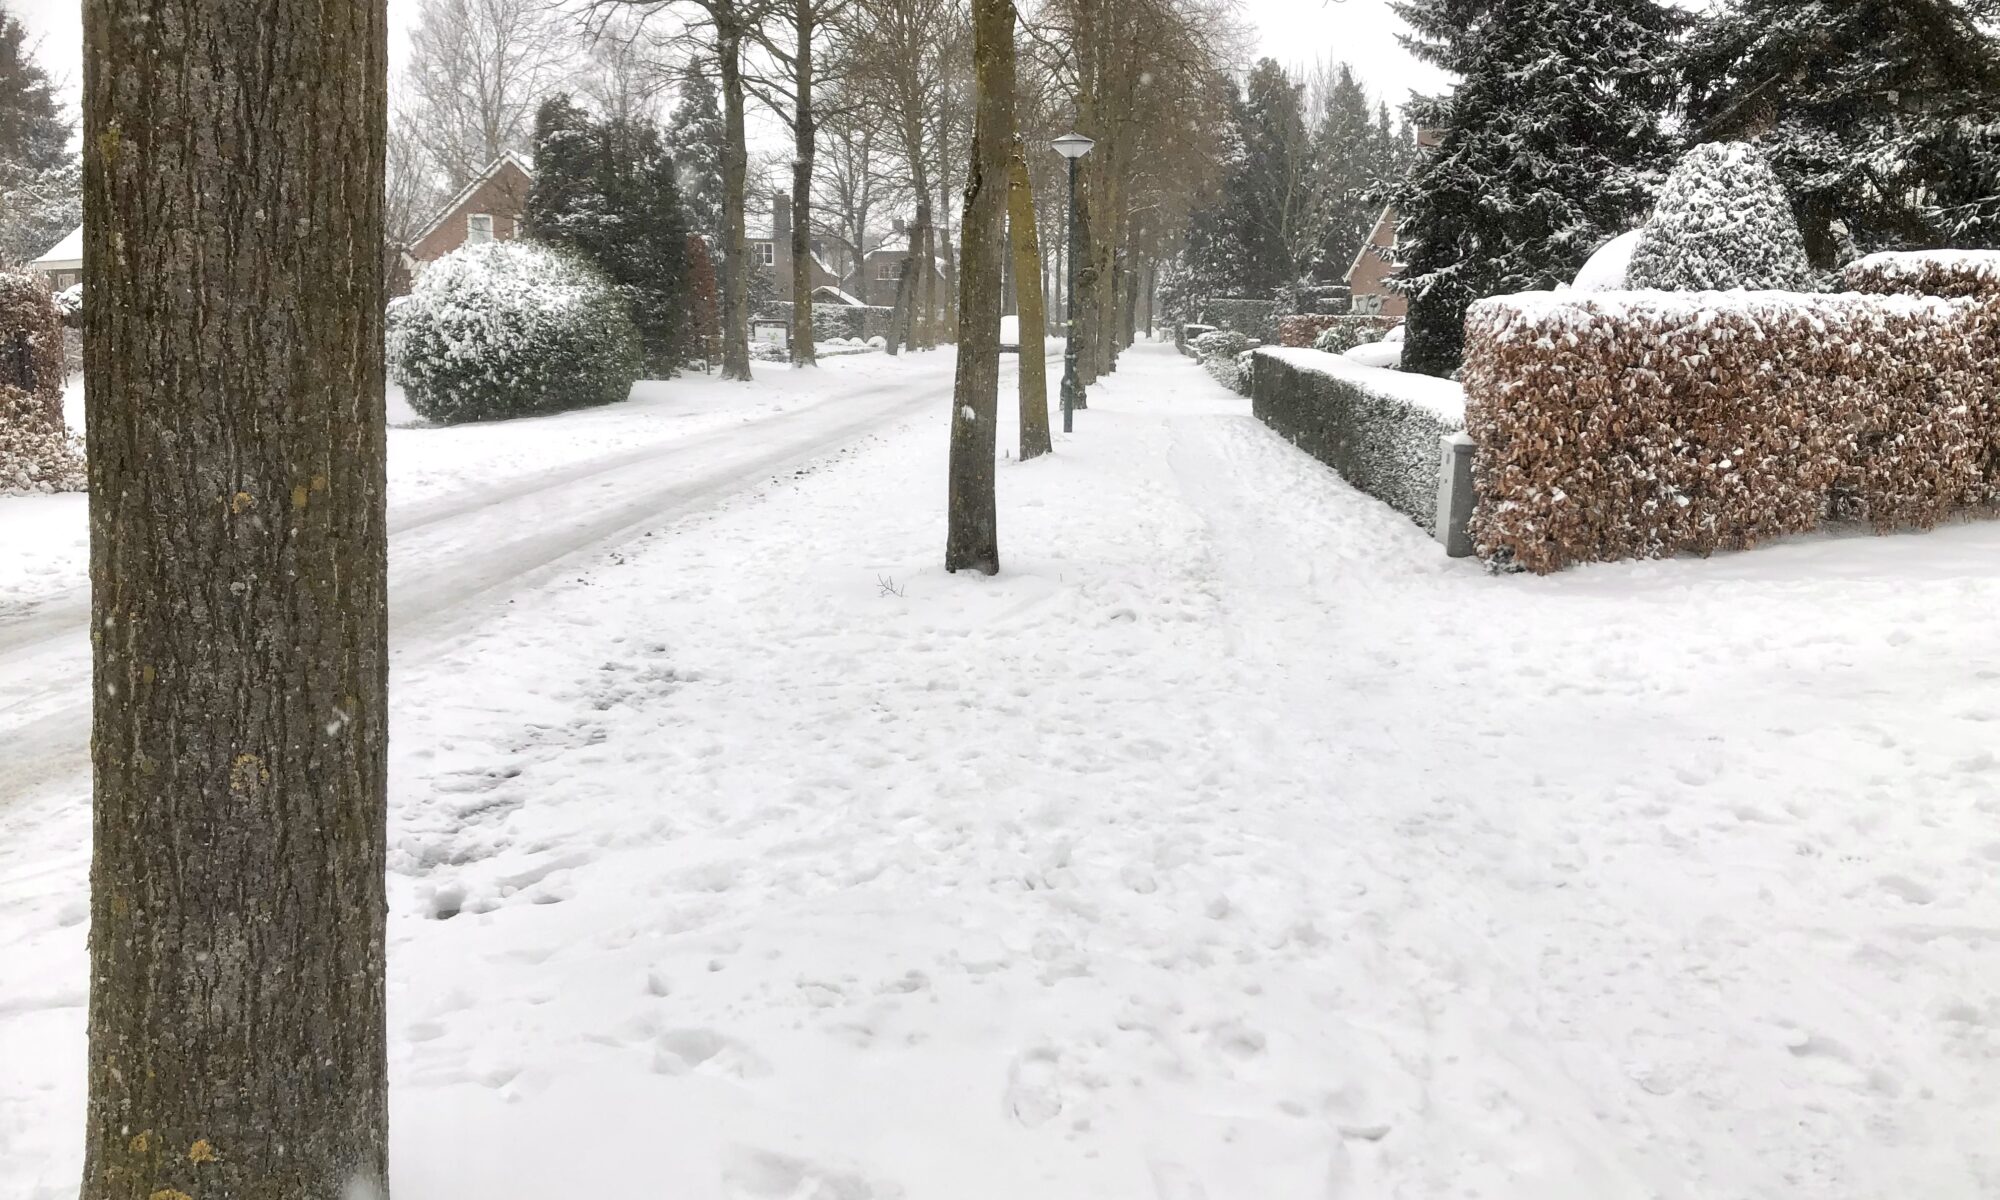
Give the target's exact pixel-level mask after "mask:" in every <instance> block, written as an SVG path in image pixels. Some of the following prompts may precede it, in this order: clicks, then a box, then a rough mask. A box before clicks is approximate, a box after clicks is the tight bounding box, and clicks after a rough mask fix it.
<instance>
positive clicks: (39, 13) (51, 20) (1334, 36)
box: [5, 0, 1442, 106]
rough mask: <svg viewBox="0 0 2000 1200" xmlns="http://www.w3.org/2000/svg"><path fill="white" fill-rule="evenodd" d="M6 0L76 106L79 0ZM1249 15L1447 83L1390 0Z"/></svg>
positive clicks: (1407, 82) (1298, 38)
mask: <svg viewBox="0 0 2000 1200" xmlns="http://www.w3.org/2000/svg"><path fill="white" fill-rule="evenodd" d="M5 3H6V4H7V6H8V7H9V8H11V9H12V10H13V11H14V12H15V14H16V15H17V16H19V17H20V18H21V20H22V22H23V23H24V24H25V25H27V27H28V32H29V36H30V38H39V39H41V43H42V48H41V59H42V63H43V65H44V66H46V67H48V68H49V70H50V71H51V72H52V73H53V74H55V75H57V76H59V77H62V78H63V79H64V80H65V81H66V83H67V84H68V89H67V91H68V94H69V96H70V99H71V104H72V106H74V104H75V98H76V94H77V91H78V89H80V88H81V86H82V83H83V65H82V60H83V18H82V5H81V3H80V0H5ZM416 7H417V0H389V27H390V39H389V43H390V44H389V58H390V66H391V69H400V68H401V67H402V63H403V51H404V47H405V44H406V42H407V40H408V27H409V24H410V22H411V21H412V20H413V19H414V15H415V10H416ZM1244 14H1245V16H1247V17H1248V18H1249V19H1250V20H1251V21H1252V22H1253V23H1254V24H1255V25H1256V27H1257V36H1258V53H1259V54H1262V55H1268V56H1270V57H1272V58H1275V59H1277V60H1278V61H1279V62H1281V63H1284V64H1285V65H1287V66H1309V65H1311V64H1312V63H1314V62H1317V61H1318V60H1320V59H1322V58H1334V59H1340V60H1344V61H1346V62H1349V63H1352V64H1353V65H1354V69H1355V73H1356V74H1357V75H1359V76H1360V78H1361V80H1362V82H1363V83H1364V84H1366V86H1367V87H1368V89H1369V91H1371V92H1373V93H1375V94H1376V95H1377V96H1379V97H1381V98H1383V99H1386V100H1388V101H1389V102H1390V103H1391V104H1396V103H1400V102H1401V101H1402V99H1403V98H1404V97H1405V96H1407V95H1408V94H1409V93H1410V92H1411V91H1412V90H1413V89H1414V90H1417V91H1427V90H1431V89H1434V88H1436V87H1437V86H1438V85H1439V83H1441V82H1442V76H1440V75H1439V73H1438V72H1437V71H1435V70H1434V69H1432V68H1430V67H1427V66H1424V65H1423V64H1421V63H1418V62H1416V61H1415V60H1413V59H1412V58H1411V57H1410V56H1409V55H1408V54H1406V53H1404V51H1403V49H1402V47H1401V46H1399V45H1397V44H1396V32H1397V31H1398V30H1399V29H1401V28H1402V22H1401V21H1399V20H1398V19H1397V18H1396V15H1395V14H1394V13H1392V12H1391V11H1390V10H1389V0H1246V2H1245V5H1244ZM1242 65H1244V66H1248V65H1249V64H1247V63H1245V64H1242Z"/></svg>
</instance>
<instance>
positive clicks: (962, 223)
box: [944, 0, 1014, 575]
mask: <svg viewBox="0 0 2000 1200" xmlns="http://www.w3.org/2000/svg"><path fill="white" fill-rule="evenodd" d="M972 38H973V50H972V62H973V77H974V87H975V94H976V96H977V104H978V107H977V112H976V116H975V118H974V124H973V133H972V162H971V166H970V170H969V171H968V173H967V177H966V183H965V210H964V213H963V215H962V216H961V217H960V218H959V230H958V233H959V254H958V259H959V281H960V282H959V287H960V295H959V305H958V361H957V364H956V368H955V369H956V375H955V378H954V387H953V390H952V418H951V467H950V496H949V500H948V503H947V522H946V530H947V532H946V537H945V552H944V566H945V570H947V571H960V570H972V571H978V572H980V573H981V574H983V575H992V574H995V573H997V572H998V571H999V570H1000V534H999V515H998V504H997V503H996V501H995V498H994V491H993V488H994V468H993V455H994V451H995V448H996V443H997V440H998V438H997V435H998V432H999V408H1000V263H1001V260H1002V256H1003V254H1004V253H1005V248H1004V245H1003V243H1004V241H1005V238H1006V226H1005V220H1006V214H1007V175H1008V170H1007V166H1008V157H1009V154H1008V151H1009V148H1010V147H1011V146H1012V144H1013V140H1014V5H1013V0H973V5H972Z"/></svg>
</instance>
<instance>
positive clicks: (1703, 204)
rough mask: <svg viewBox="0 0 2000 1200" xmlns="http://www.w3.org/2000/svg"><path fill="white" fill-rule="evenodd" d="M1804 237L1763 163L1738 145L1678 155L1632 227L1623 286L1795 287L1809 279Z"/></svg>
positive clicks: (1693, 288)
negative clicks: (1655, 198)
mask: <svg viewBox="0 0 2000 1200" xmlns="http://www.w3.org/2000/svg"><path fill="white" fill-rule="evenodd" d="M1812 277H1813V273H1812V267H1811V265H1810V264H1809V263H1808V262H1807V261H1806V243H1805V239H1804V238H1803V237H1801V236H1800V234H1799V223H1798V220H1797V219H1796V218H1795V217H1793V215H1792V205H1791V201H1790V200H1788V199H1787V198H1786V196H1785V189H1784V188H1782V187H1781V186H1779V184H1778V177H1777V176H1776V175H1775V174H1773V173H1772V172H1771V167H1770V164H1769V163H1766V162H1765V161H1764V156H1763V155H1762V154H1760V153H1758V152H1757V149H1756V147H1754V146H1751V145H1748V144H1747V143H1744V142H1712V143H1710V144H1708V145H1705V146H1696V147H1695V148H1694V149H1692V150H1690V151H1688V152H1687V154H1685V155H1684V156H1682V158H1681V161H1680V162H1679V164H1677V165H1676V166H1675V167H1674V170H1673V173H1672V174H1671V175H1669V176H1668V177H1667V184H1666V187H1665V188H1664V189H1662V190H1661V192H1660V202H1659V204H1658V205H1657V206H1656V207H1655V208H1654V209H1653V216H1652V218H1651V219H1650V220H1648V221H1647V222H1646V224H1645V227H1644V228H1642V229H1641V230H1640V231H1639V239H1638V244H1637V245H1635V246H1634V247H1633V248H1632V259H1631V264H1630V265H1629V266H1628V267H1627V269H1626V272H1625V281H1624V282H1625V286H1626V287H1628V288H1660V289H1664V290H1667V291H1676V292H1700V291H1728V290H1731V289H1735V288H1747V289H1752V290H1767V289H1768V290H1774V291H1800V290H1802V289H1804V288H1806V287H1807V286H1808V285H1809V284H1810V283H1811V281H1812Z"/></svg>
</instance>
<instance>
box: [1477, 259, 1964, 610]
mask: <svg viewBox="0 0 2000 1200" xmlns="http://www.w3.org/2000/svg"><path fill="white" fill-rule="evenodd" d="M1870 269H1871V270H1876V268H1870ZM1899 270H1900V269H1899ZM1891 274H1894V272H1891ZM1888 277H1889V275H1878V278H1888ZM1997 332H2000V300H1984V301H1971V300H1946V299H1940V298H1936V297H1920V296H1911V295H1856V294H1851V293H1850V294H1845V295H1801V294H1797V293H1790V292H1623V293H1618V292H1612V293H1596V294H1584V293H1575V292H1569V293H1560V294H1557V293H1535V294H1529V295H1523V296H1505V297H1500V298H1498V299H1493V300H1486V301H1482V302H1480V303H1478V304H1476V305H1474V306H1473V308H1472V310H1471V312H1470V313H1469V314H1468V315H1467V319H1466V359H1465V369H1464V372H1463V377H1464V381H1465V390H1466V396H1467V404H1466V424H1467V429H1468V432H1470V433H1471V434H1472V436H1473V437H1474V439H1475V440H1476V441H1477V442H1478V444H1479V454H1478V457H1477V463H1476V466H1475V468H1474V481H1475V487H1476V492H1477V495H1478V503H1477V507H1476V509H1475V511H1474V513H1473V516H1472V523H1471V531H1472V536H1473V540H1474V541H1475V543H1476V544H1477V546H1478V549H1479V553H1480V555H1481V556H1482V557H1484V558H1486V559H1488V560H1489V561H1493V562H1497V563H1501V564H1511V565H1518V566H1520V567H1524V568H1526V569H1528V570H1532V571H1537V572H1547V571H1554V570H1558V569H1560V568H1562V567H1565V566H1568V565H1570V564H1572V563H1580V562H1593V561H1611V560H1616V559H1625V558H1649V557H1661V556H1666V555H1672V554H1677V553H1682V552H1686V551H1693V552H1695V553H1700V554H1706V553H1709V552H1711V551H1714V550H1717V549H1729V548H1739V547H1746V546H1750V545H1752V544H1754V543H1756V542H1758V541H1760V540H1762V539H1765V538H1769V537H1772V536H1776V535H1779V534H1788V533H1799V532H1803V531H1806V530H1810V529H1813V528H1815V527H1816V526H1818V525H1820V524H1821V523H1822V522H1825V521H1828V520H1855V521H1866V522H1869V523H1871V524H1873V525H1874V526H1876V527H1877V528H1878V529H1884V530H1886V529H1892V528H1896V527H1900V526H1916V527H1929V526H1932V525H1935V524H1936V523H1937V522H1939V521H1941V520H1943V519H1944V518H1946V517H1947V516H1949V515H1951V514H1952V513H1954V512H1956V511H1958V510H1961V509H1964V508H1968V507H1974V506H1980V505H1986V504H1990V503H1992V502H1993V500H1994V499H1995V498H1996V497H2000V373H1997V372H2000V357H1996V344H1997V343H2000V338H1996V333H1997Z"/></svg>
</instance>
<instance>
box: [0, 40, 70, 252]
mask: <svg viewBox="0 0 2000 1200" xmlns="http://www.w3.org/2000/svg"><path fill="white" fill-rule="evenodd" d="M27 38H28V31H27V30H26V29H25V28H24V27H23V26H22V25H21V22H20V21H18V20H16V19H15V18H14V16H13V14H12V13H10V12H8V11H7V9H6V6H5V5H4V4H0V266H4V265H6V264H8V263H18V262H26V261H28V260H29V259H32V258H35V257H37V256H39V255H40V254H41V253H42V252H43V251H45V250H47V249H48V248H49V247H50V246H52V245H54V244H55V243H56V242H57V241H59V240H61V239H62V237H63V236H64V235H66V234H67V233H69V231H70V230H72V229H75V228H76V227H77V226H78V225H80V224H82V222H83V175H82V167H81V166H80V165H79V164H78V163H77V160H76V158H75V157H74V156H73V155H71V154H70V152H69V132H70V124H69V122H68V121H67V120H65V119H64V117H63V112H62V106H61V104H59V103H58V102H57V100H56V91H55V84H54V82H53V81H52V80H50V78H49V75H48V72H47V71H45V70H43V69H42V66H41V64H40V63H38V62H36V61H35V58H34V55H33V54H32V53H30V51H29V47H28V43H27Z"/></svg>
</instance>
